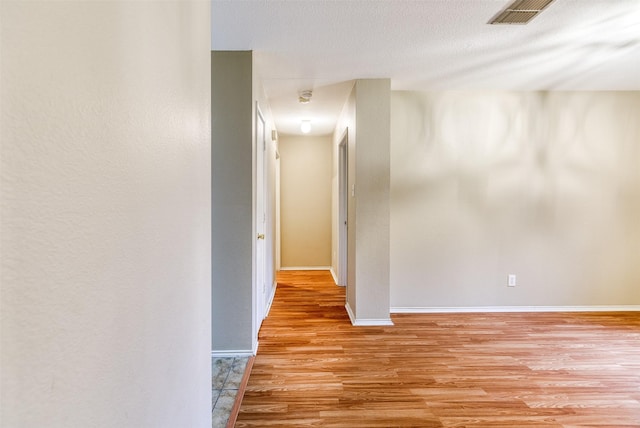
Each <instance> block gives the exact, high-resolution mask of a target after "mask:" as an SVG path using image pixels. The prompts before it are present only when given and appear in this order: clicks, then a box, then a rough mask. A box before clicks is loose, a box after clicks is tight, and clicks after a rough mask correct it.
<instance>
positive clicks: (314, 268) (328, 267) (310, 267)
mask: <svg viewBox="0 0 640 428" xmlns="http://www.w3.org/2000/svg"><path fill="white" fill-rule="evenodd" d="M280 270H331V266H293V267H281V268H280Z"/></svg>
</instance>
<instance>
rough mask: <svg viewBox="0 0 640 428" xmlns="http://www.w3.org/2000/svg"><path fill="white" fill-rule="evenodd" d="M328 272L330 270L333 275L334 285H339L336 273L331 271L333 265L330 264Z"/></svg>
mask: <svg viewBox="0 0 640 428" xmlns="http://www.w3.org/2000/svg"><path fill="white" fill-rule="evenodd" d="M329 272H331V276H332V277H333V282H335V283H336V285H340V284H338V276H337V275H336V273H335V272H334V271H333V266H331V267H330V268H329Z"/></svg>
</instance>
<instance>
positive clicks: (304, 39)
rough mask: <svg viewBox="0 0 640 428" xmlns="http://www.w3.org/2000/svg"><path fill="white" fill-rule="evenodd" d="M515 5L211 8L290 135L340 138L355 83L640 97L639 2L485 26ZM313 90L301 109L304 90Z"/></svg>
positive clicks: (225, 0)
mask: <svg viewBox="0 0 640 428" xmlns="http://www.w3.org/2000/svg"><path fill="white" fill-rule="evenodd" d="M508 3H510V0H420V1H410V0H386V1H385V0H382V1H375V0H371V1H350V0H343V1H336V0H332V1H320V0H300V1H291V0H282V1H280V0H278V1H276V0H266V1H265V0H261V1H240V0H220V1H218V0H214V1H213V2H212V42H211V46H212V49H214V50H253V51H255V56H256V69H257V72H258V75H259V77H260V78H261V80H262V81H263V84H264V87H265V91H266V92H267V96H268V97H269V102H270V104H271V109H272V112H273V114H274V118H275V121H276V127H277V128H278V131H279V132H280V133H281V134H294V133H299V123H300V120H301V119H303V118H309V119H311V120H312V124H313V133H314V134H317V135H321V134H328V133H331V132H332V130H333V127H334V125H335V119H336V117H337V115H338V114H339V112H340V109H341V107H342V105H343V103H344V101H345V99H346V96H347V94H348V92H349V90H350V87H351V85H350V83H349V82H350V81H352V80H353V79H357V78H390V79H391V87H392V89H394V90H527V91H530V90H640V0H556V1H555V2H553V3H552V4H551V5H550V6H549V7H548V8H547V9H546V10H545V11H543V12H542V13H541V14H540V16H538V17H536V18H535V19H534V20H533V21H531V23H529V24H528V25H488V24H487V22H488V21H489V20H490V19H491V18H492V17H493V16H495V15H496V13H497V12H499V11H500V10H502V9H503V8H504V7H505V6H506V5H507V4H508ZM303 89H313V90H314V96H313V100H312V102H311V103H309V104H307V105H302V104H299V103H298V101H297V93H298V91H299V90H303Z"/></svg>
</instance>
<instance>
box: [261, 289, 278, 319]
mask: <svg viewBox="0 0 640 428" xmlns="http://www.w3.org/2000/svg"><path fill="white" fill-rule="evenodd" d="M277 287H278V281H273V287H271V295H270V296H269V301H268V302H267V309H266V311H265V315H264V317H265V318H266V317H268V316H269V311H270V310H271V304H272V303H273V299H274V298H275V297H276V288H277Z"/></svg>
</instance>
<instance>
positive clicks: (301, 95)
mask: <svg viewBox="0 0 640 428" xmlns="http://www.w3.org/2000/svg"><path fill="white" fill-rule="evenodd" d="M312 96H313V91H312V90H311V89H306V90H304V91H300V92H298V102H299V103H300V104H309V103H310V102H311V97H312Z"/></svg>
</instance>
